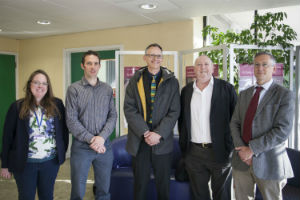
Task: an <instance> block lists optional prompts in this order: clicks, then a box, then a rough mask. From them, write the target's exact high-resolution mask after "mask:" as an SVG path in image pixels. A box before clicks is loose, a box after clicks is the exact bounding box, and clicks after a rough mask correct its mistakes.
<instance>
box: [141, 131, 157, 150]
mask: <svg viewBox="0 0 300 200" xmlns="http://www.w3.org/2000/svg"><path fill="white" fill-rule="evenodd" d="M144 137H145V142H146V143H147V144H148V145H149V146H154V145H157V144H158V143H159V142H160V138H161V136H160V135H159V134H157V133H155V132H152V131H149V132H148V133H146V134H144Z"/></svg>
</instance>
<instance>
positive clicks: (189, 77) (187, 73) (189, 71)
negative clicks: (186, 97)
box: [185, 64, 219, 84]
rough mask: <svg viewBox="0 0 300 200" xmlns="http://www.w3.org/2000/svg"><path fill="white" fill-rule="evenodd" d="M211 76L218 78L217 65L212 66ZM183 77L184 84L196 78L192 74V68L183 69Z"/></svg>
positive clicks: (193, 73)
mask: <svg viewBox="0 0 300 200" xmlns="http://www.w3.org/2000/svg"><path fill="white" fill-rule="evenodd" d="M213 76H214V77H215V78H219V65H217V64H214V72H213ZM185 77H186V84H188V83H189V82H192V81H194V80H195V78H196V76H195V72H194V66H186V67H185Z"/></svg>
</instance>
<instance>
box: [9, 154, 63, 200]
mask: <svg viewBox="0 0 300 200" xmlns="http://www.w3.org/2000/svg"><path fill="white" fill-rule="evenodd" d="M58 169H59V164H58V162H57V159H56V158H54V159H52V160H48V161H45V162H42V163H26V165H25V169H24V171H23V172H22V173H13V175H14V178H15V180H16V183H17V187H18V192H19V200H34V199H35V193H36V190H37V192H38V197H39V200H53V191H54V183H55V179H56V176H57V172H58Z"/></svg>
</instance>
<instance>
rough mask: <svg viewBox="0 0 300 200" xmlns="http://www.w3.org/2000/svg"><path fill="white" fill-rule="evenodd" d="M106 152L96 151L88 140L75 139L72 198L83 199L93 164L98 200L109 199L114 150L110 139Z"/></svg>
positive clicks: (73, 144)
mask: <svg viewBox="0 0 300 200" xmlns="http://www.w3.org/2000/svg"><path fill="white" fill-rule="evenodd" d="M105 147H106V152H105V153H104V154H99V153H96V152H95V151H94V150H92V149H91V148H90V147H89V144H87V143H86V142H80V141H78V140H76V139H74V140H73V143H72V148H71V159H70V164H71V182H72V189H71V200H82V199H83V197H84V194H85V187H86V181H87V177H88V172H89V169H90V167H91V165H93V169H94V179H95V185H96V194H95V199H96V200H109V199H110V193H109V186H110V175H111V169H112V163H113V152H112V149H111V146H110V144H109V142H108V141H106V142H105Z"/></svg>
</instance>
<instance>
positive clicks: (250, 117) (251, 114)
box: [242, 87, 263, 144]
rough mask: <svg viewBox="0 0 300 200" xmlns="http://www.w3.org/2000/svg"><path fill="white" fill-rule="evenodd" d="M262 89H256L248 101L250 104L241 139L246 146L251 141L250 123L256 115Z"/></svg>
mask: <svg viewBox="0 0 300 200" xmlns="http://www.w3.org/2000/svg"><path fill="white" fill-rule="evenodd" d="M262 89H263V88H262V87H256V91H255V93H254V95H253V97H252V99H251V101H250V104H249V106H248V109H247V112H246V116H245V120H244V126H243V137H242V138H243V140H244V142H245V143H246V144H249V141H250V140H251V139H252V122H253V119H254V115H255V113H256V109H257V105H258V100H259V94H260V92H261V90H262Z"/></svg>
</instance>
